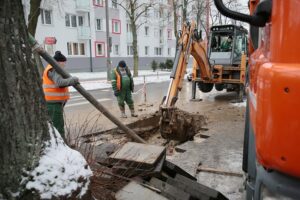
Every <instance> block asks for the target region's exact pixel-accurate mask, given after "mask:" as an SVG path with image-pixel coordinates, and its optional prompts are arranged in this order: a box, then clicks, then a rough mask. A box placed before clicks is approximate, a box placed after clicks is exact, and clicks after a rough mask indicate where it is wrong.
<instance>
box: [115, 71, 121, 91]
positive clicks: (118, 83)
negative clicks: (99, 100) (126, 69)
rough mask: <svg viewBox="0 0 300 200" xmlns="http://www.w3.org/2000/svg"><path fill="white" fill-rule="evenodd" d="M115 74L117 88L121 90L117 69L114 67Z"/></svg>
mask: <svg viewBox="0 0 300 200" xmlns="http://www.w3.org/2000/svg"><path fill="white" fill-rule="evenodd" d="M115 74H116V77H117V89H118V90H119V91H120V90H121V76H120V74H119V73H118V71H117V69H115Z"/></svg>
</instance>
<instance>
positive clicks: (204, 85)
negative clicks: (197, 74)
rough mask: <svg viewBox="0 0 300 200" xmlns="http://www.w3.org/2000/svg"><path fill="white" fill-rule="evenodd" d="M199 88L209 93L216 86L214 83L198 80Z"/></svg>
mask: <svg viewBox="0 0 300 200" xmlns="http://www.w3.org/2000/svg"><path fill="white" fill-rule="evenodd" d="M198 88H199V90H200V91H201V92H204V93H208V92H210V91H212V89H213V88H214V84H213V83H203V82H198Z"/></svg>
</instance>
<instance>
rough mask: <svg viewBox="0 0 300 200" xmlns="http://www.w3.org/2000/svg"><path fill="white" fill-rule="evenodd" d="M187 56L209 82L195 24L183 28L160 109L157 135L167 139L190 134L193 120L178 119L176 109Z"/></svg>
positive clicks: (182, 138) (203, 51)
mask: <svg viewBox="0 0 300 200" xmlns="http://www.w3.org/2000/svg"><path fill="white" fill-rule="evenodd" d="M190 55H192V56H193V58H194V60H195V61H196V63H197V65H198V67H199V69H200V72H201V78H202V80H204V81H210V80H212V79H213V77H212V69H211V67H210V63H209V59H208V58H207V54H206V47H205V43H204V42H200V41H199V40H198V32H197V29H196V28H195V23H194V22H192V23H186V24H184V25H183V27H182V31H181V34H180V38H179V40H178V50H177V52H176V56H175V61H174V65H173V70H172V73H171V81H170V84H169V88H168V92H167V95H166V96H165V97H164V99H163V102H162V105H161V107H160V110H161V116H162V117H161V120H160V132H161V135H162V136H163V137H164V138H166V139H174V140H180V141H183V140H187V139H189V138H190V137H191V135H192V134H193V133H192V132H193V131H192V130H191V129H190V128H191V127H190V124H191V123H192V122H191V120H192V119H191V120H189V121H187V119H186V118H185V117H180V116H179V113H178V112H177V111H178V110H177V109H176V107H175V103H176V101H177V98H178V93H179V91H180V90H181V89H182V82H183V78H184V74H185V71H186V67H187V65H188V61H189V59H190Z"/></svg>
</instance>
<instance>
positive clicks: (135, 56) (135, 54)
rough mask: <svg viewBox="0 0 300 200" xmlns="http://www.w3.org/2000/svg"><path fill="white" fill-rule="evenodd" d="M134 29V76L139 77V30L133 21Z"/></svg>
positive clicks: (132, 26)
mask: <svg viewBox="0 0 300 200" xmlns="http://www.w3.org/2000/svg"><path fill="white" fill-rule="evenodd" d="M131 28H132V48H133V76H135V77H136V76H138V72H139V54H138V47H137V28H136V24H135V23H134V21H133V22H132V21H131Z"/></svg>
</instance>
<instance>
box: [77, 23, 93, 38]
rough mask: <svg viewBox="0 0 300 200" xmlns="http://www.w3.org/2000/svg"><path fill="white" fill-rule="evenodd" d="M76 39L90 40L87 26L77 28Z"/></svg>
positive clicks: (89, 30) (89, 31)
mask: <svg viewBox="0 0 300 200" xmlns="http://www.w3.org/2000/svg"><path fill="white" fill-rule="evenodd" d="M77 31H78V39H80V40H88V39H90V38H91V29H90V27H89V26H79V27H77Z"/></svg>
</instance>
